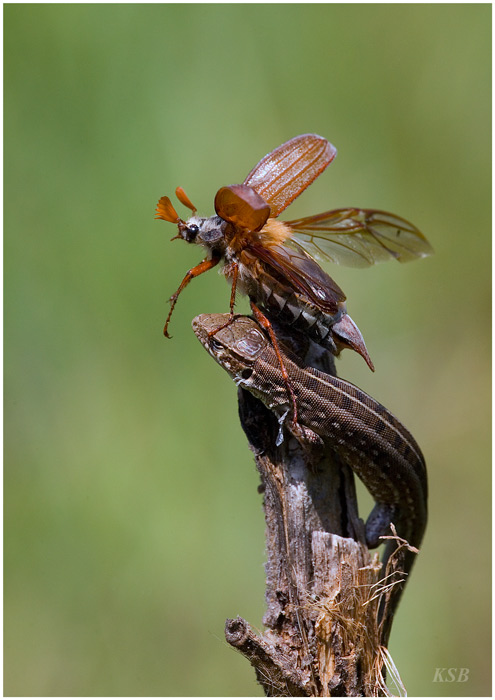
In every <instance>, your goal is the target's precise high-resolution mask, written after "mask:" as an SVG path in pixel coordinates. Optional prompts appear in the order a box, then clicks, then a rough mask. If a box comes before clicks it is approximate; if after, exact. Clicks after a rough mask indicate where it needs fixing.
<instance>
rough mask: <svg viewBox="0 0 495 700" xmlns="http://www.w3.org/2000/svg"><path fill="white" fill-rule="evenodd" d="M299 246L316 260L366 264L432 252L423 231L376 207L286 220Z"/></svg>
mask: <svg viewBox="0 0 495 700" xmlns="http://www.w3.org/2000/svg"><path fill="white" fill-rule="evenodd" d="M286 223H287V224H288V225H289V226H290V228H291V229H292V231H293V233H294V236H295V238H294V239H292V241H291V240H288V241H287V244H288V245H291V244H292V245H293V246H295V247H297V246H298V245H300V246H301V247H302V248H303V249H304V250H305V251H306V252H307V253H309V255H311V256H312V257H314V258H316V259H317V260H320V261H327V262H328V261H329V262H333V263H341V264H342V265H348V266H350V267H367V266H369V265H374V264H375V263H377V262H382V261H384V260H390V259H395V260H398V261H399V262H408V261H410V260H417V259H418V258H423V257H426V256H427V255H431V254H432V253H433V248H432V247H431V246H430V244H429V243H428V241H427V240H426V238H425V237H424V236H423V234H422V233H421V232H420V231H419V230H418V229H417V228H416V226H414V225H413V224H411V223H409V221H406V220H405V219H402V218H401V217H400V216H396V215H395V214H389V213H388V212H385V211H378V210H376V209H334V210H332V211H327V212H324V213H323V214H317V215H316V216H308V217H306V218H304V219H297V220H295V221H287V222H286Z"/></svg>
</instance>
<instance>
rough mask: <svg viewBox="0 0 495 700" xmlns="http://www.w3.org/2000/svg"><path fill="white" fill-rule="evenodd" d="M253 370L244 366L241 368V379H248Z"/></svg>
mask: <svg viewBox="0 0 495 700" xmlns="http://www.w3.org/2000/svg"><path fill="white" fill-rule="evenodd" d="M252 373H253V370H252V369H251V368H250V367H246V369H243V370H242V372H241V377H242V378H243V379H249V377H250V376H251V375H252Z"/></svg>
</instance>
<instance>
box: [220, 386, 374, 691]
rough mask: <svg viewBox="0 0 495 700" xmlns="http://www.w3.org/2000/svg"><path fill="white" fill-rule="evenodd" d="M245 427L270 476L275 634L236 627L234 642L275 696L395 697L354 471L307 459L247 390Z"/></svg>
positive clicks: (231, 633)
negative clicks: (387, 680) (387, 679)
mask: <svg viewBox="0 0 495 700" xmlns="http://www.w3.org/2000/svg"><path fill="white" fill-rule="evenodd" d="M239 411H240V418H241V423H242V425H243V428H244V430H245V432H246V435H247V437H248V440H249V445H250V448H251V450H252V451H253V452H254V455H255V460H256V466H257V468H258V471H259V473H260V476H261V482H262V490H263V493H264V504H263V505H264V510H265V520H266V541H267V563H266V567H265V568H266V602H267V610H266V613H265V616H264V619H263V622H264V624H265V625H266V627H267V628H268V630H267V632H266V633H265V634H264V635H263V636H258V635H256V634H254V633H253V632H252V630H251V628H250V627H249V625H248V623H247V622H245V621H244V620H242V619H241V618H237V620H233V621H232V620H229V621H227V626H226V637H227V641H228V642H229V643H230V644H232V646H234V647H235V648H237V649H238V650H239V651H240V652H241V653H242V654H244V655H245V656H246V658H247V659H248V660H249V661H250V663H251V664H252V665H253V666H254V668H255V669H256V675H257V679H258V681H259V682H260V684H261V685H262V686H263V688H264V691H265V693H266V695H268V696H283V697H285V696H289V695H298V696H312V697H314V696H330V695H332V696H349V695H364V696H377V695H383V694H386V689H385V684H384V680H383V675H382V668H383V664H384V659H383V651H382V647H381V644H380V642H381V639H380V629H379V628H378V624H377V618H378V615H377V613H378V605H379V599H378V597H377V596H376V595H375V593H376V585H377V583H378V581H379V579H380V578H381V576H383V574H382V573H381V570H382V567H381V564H380V562H379V561H378V557H377V556H376V555H375V556H374V557H373V559H372V558H371V556H370V553H369V551H368V549H367V547H366V546H365V544H364V538H363V524H362V522H361V521H360V520H359V518H358V515H357V503H356V496H355V491H354V481H353V475H352V473H351V472H350V470H349V469H348V468H347V467H346V466H345V465H343V464H340V463H339V462H338V460H337V458H336V456H335V455H333V454H329V453H326V452H323V451H322V452H321V454H320V455H319V460H318V461H317V463H316V464H315V463H314V455H312V460H311V464H310V463H309V459H308V454H307V453H305V451H304V450H303V449H302V448H301V447H300V445H299V444H298V443H297V442H296V441H295V440H293V439H291V438H289V436H288V435H285V437H284V440H283V442H282V444H281V445H280V446H279V447H276V438H277V434H278V432H279V430H280V427H279V425H278V423H277V421H276V420H275V419H274V417H273V415H272V414H271V413H270V412H269V411H268V410H267V409H266V408H265V407H264V406H263V404H261V403H260V402H259V401H257V400H256V399H255V398H254V397H253V396H252V395H251V394H249V393H247V392H245V391H243V390H239Z"/></svg>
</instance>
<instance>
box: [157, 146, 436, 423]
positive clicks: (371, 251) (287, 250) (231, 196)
mask: <svg viewBox="0 0 495 700" xmlns="http://www.w3.org/2000/svg"><path fill="white" fill-rule="evenodd" d="M336 154H337V150H336V148H335V147H334V146H333V145H332V144H331V143H330V142H329V141H327V140H326V139H325V138H323V137H322V136H318V135H317V134H302V135H301V136H296V137H294V138H292V139H290V141H287V142H286V143H284V144H282V145H281V146H279V147H278V148H276V149H275V150H274V151H271V153H268V154H267V155H266V156H265V157H264V158H262V159H261V160H260V162H259V163H258V164H257V165H256V166H255V167H254V168H253V169H252V170H251V172H250V173H249V175H248V176H247V177H246V179H245V180H244V182H243V183H242V184H240V185H228V186H226V187H221V188H220V189H219V190H218V192H217V193H216V196H215V212H216V215H215V216H210V217H207V218H205V217H200V216H197V215H196V211H197V210H196V208H195V207H194V205H193V204H192V203H191V201H190V199H189V198H188V196H187V195H186V193H185V192H184V190H183V189H182V188H181V187H178V188H177V189H176V196H177V198H178V200H179V201H180V202H181V204H183V205H184V206H185V207H187V208H188V209H190V210H191V211H192V216H190V217H189V218H188V219H187V220H186V221H184V220H183V219H181V218H180V217H179V215H178V214H177V212H176V210H175V209H174V207H173V205H172V202H171V201H170V199H169V198H168V197H162V198H161V199H160V200H159V202H158V205H157V208H156V217H155V218H157V219H163V220H164V221H169V222H171V223H174V224H177V226H178V234H177V235H176V236H174V238H182V239H183V240H185V241H187V242H188V243H196V244H198V245H202V246H203V247H204V249H205V251H206V256H205V258H204V260H203V261H202V262H200V263H199V265H197V266H196V267H194V268H192V269H191V270H189V271H188V273H187V274H186V275H185V277H184V279H183V280H182V282H181V284H180V286H179V288H178V289H177V291H176V292H175V294H173V295H172V297H171V298H170V302H171V307H170V311H169V314H168V317H167V320H166V322H165V328H164V334H165V335H166V336H167V337H170V336H169V335H168V326H169V323H170V318H171V316H172V313H173V310H174V307H175V304H176V302H177V298H178V296H179V294H180V293H181V292H182V290H183V289H184V288H185V287H186V286H187V285H188V284H189V282H190V281H191V280H192V279H193V278H194V277H198V276H199V275H201V274H203V273H204V272H206V271H207V270H210V269H211V268H213V267H215V266H216V265H218V264H219V263H222V272H223V274H224V275H225V277H226V278H227V280H229V282H230V283H231V285H232V292H231V297H230V312H231V318H234V304H235V298H236V293H237V291H238V290H239V291H241V292H243V293H244V294H246V295H247V296H248V298H249V301H250V305H251V309H252V311H253V314H254V316H255V318H256V319H257V320H258V322H260V324H261V325H262V326H263V327H264V328H265V329H267V331H268V332H269V334H270V337H271V339H272V343H273V344H274V348H275V350H276V352H277V355H278V356H279V360H280V363H281V367H282V371H283V373H284V372H285V368H284V366H283V361H282V358H281V357H280V353H279V350H278V344H277V341H276V337H275V334H274V332H273V328H272V327H271V324H270V321H269V319H268V318H267V316H268V317H273V318H274V319H276V320H277V321H278V322H280V323H282V324H284V325H287V326H289V327H291V326H293V327H294V328H296V329H297V330H299V331H303V332H305V333H307V334H308V336H309V337H310V338H311V339H312V340H314V341H315V342H316V343H317V344H319V345H321V346H323V347H324V348H327V349H328V350H330V351H331V352H332V353H333V354H334V355H338V354H339V353H340V351H341V350H342V349H343V348H351V349H353V350H355V351H356V352H358V353H359V354H360V355H361V356H362V357H363V358H364V359H365V361H366V362H367V364H368V365H369V367H370V369H374V368H373V364H372V362H371V359H370V357H369V354H368V351H367V349H366V345H365V343H364V340H363V337H362V335H361V332H360V331H359V329H358V327H357V326H356V324H355V323H354V322H353V321H352V319H351V318H350V316H349V315H348V314H347V312H346V304H345V295H344V293H343V291H342V290H341V289H340V287H339V286H338V285H337V284H336V283H335V282H334V280H333V279H332V278H331V277H330V276H329V275H328V274H327V273H326V272H324V271H323V270H322V268H321V267H320V266H319V264H318V262H316V261H317V260H318V261H322V262H333V263H342V264H344V265H349V266H357V267H364V266H368V265H373V264H374V263H376V262H380V261H383V260H388V259H395V260H398V261H399V262H407V261H409V260H415V259H417V258H421V257H424V256H426V255H429V254H431V253H432V249H431V247H430V245H429V243H428V241H427V240H426V238H425V237H424V236H423V235H422V233H420V231H419V230H418V229H417V228H416V227H415V226H414V225H413V224H411V223H409V222H408V221H405V220H404V219H402V218H400V217H398V216H395V215H394V214H389V213H387V212H384V211H379V210H374V209H360V208H355V207H347V208H344V209H333V210H331V211H327V212H324V213H322V214H316V215H313V216H308V217H305V218H302V219H297V220H293V221H286V222H283V221H279V220H278V219H277V217H278V216H279V214H281V213H282V212H283V211H284V209H285V208H286V207H288V206H289V204H290V203H291V202H293V201H294V199H295V198H296V197H298V196H299V195H300V194H301V193H302V192H303V191H304V190H305V189H306V188H307V187H308V186H309V185H310V184H311V183H312V182H313V181H314V180H315V179H316V178H317V177H318V175H320V174H321V173H322V172H323V171H324V170H325V168H326V167H327V166H328V165H329V164H330V163H331V162H332V161H333V159H334V158H335V156H336ZM172 240H174V239H172ZM284 378H285V379H286V383H288V382H287V379H288V378H287V377H286V373H284ZM288 390H289V391H290V386H288ZM290 393H291V395H292V392H291V391H290ZM294 414H296V408H295V406H294Z"/></svg>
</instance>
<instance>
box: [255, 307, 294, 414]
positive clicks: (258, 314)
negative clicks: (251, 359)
mask: <svg viewBox="0 0 495 700" xmlns="http://www.w3.org/2000/svg"><path fill="white" fill-rule="evenodd" d="M250 304H251V310H252V312H253V315H254V317H255V319H256V320H257V321H258V323H259V324H260V326H261V327H262V328H264V329H265V330H266V331H267V332H268V335H269V336H270V340H271V342H272V346H273V349H274V350H275V354H276V356H277V360H278V363H279V365H280V369H281V371H282V377H283V379H284V383H285V386H286V389H287V393H288V395H289V399H290V402H291V403H292V423H293V424H294V425H297V401H296V395H295V394H294V389H293V388H292V384H291V382H290V378H289V375H288V374H287V370H286V369H285V365H284V361H283V358H282V353H281V352H280V346H279V344H278V340H277V337H276V335H275V331H274V330H273V326H272V324H271V323H270V321H269V320H268V319H267V317H266V316H265V314H264V313H263V312H262V311H260V309H258V307H257V306H256V304H255V303H254V302H253V301H252V300H250Z"/></svg>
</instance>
